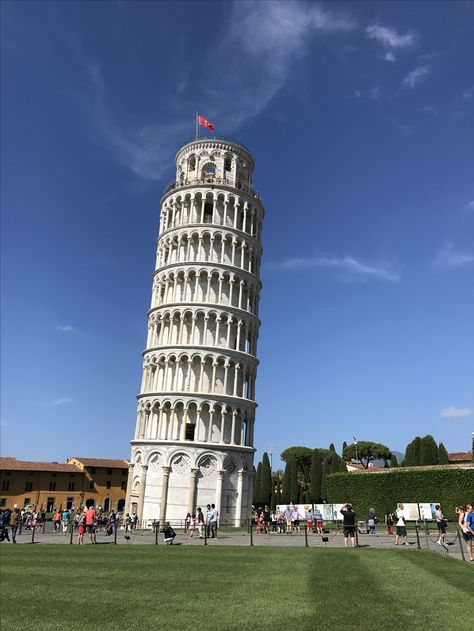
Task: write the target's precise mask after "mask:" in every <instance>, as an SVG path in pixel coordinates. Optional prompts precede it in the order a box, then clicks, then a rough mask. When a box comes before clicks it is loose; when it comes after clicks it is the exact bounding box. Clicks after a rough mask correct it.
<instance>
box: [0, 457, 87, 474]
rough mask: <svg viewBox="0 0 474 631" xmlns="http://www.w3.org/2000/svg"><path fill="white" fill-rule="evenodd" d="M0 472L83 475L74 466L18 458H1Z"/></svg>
mask: <svg viewBox="0 0 474 631" xmlns="http://www.w3.org/2000/svg"><path fill="white" fill-rule="evenodd" d="M0 470H2V471H52V472H64V473H82V471H81V469H79V467H77V466H76V465H73V464H64V463H59V462H33V461H31V460H17V459H16V458H0Z"/></svg>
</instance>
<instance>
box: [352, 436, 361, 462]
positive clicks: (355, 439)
mask: <svg viewBox="0 0 474 631" xmlns="http://www.w3.org/2000/svg"><path fill="white" fill-rule="evenodd" d="M352 438H353V439H354V444H355V448H356V462H359V457H358V455H357V438H356V437H355V436H353V437H352Z"/></svg>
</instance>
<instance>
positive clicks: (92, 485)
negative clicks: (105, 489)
mask: <svg viewBox="0 0 474 631" xmlns="http://www.w3.org/2000/svg"><path fill="white" fill-rule="evenodd" d="M89 488H90V489H93V488H95V483H94V480H89Z"/></svg>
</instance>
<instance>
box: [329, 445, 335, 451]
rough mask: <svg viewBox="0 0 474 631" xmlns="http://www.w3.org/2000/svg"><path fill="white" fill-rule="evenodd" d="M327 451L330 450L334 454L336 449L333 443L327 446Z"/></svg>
mask: <svg viewBox="0 0 474 631" xmlns="http://www.w3.org/2000/svg"><path fill="white" fill-rule="evenodd" d="M329 449H330V450H331V451H333V452H334V453H336V448H335V447H334V443H331V444H330V445H329Z"/></svg>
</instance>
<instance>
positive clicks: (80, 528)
mask: <svg viewBox="0 0 474 631" xmlns="http://www.w3.org/2000/svg"><path fill="white" fill-rule="evenodd" d="M78 515H79V518H78V520H77V543H78V545H82V544H83V543H84V535H85V532H86V514H85V512H84V511H82V512H81V513H79V512H78Z"/></svg>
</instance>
